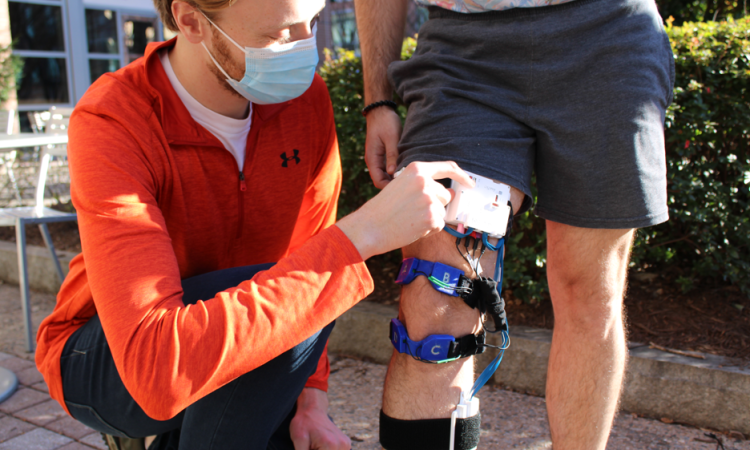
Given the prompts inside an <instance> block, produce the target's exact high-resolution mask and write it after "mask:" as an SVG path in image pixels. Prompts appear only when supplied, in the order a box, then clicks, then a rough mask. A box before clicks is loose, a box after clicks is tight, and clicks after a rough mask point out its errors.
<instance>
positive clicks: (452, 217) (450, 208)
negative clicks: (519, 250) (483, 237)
mask: <svg viewBox="0 0 750 450" xmlns="http://www.w3.org/2000/svg"><path fill="white" fill-rule="evenodd" d="M466 173H467V174H468V175H469V177H471V179H473V180H474V182H475V183H476V186H475V187H474V188H469V187H468V186H464V185H463V184H461V183H459V182H458V181H456V180H451V189H453V191H454V192H455V193H456V194H455V196H454V197H453V200H451V201H450V203H448V204H447V205H446V206H445V223H448V224H451V225H456V226H458V227H459V231H461V230H460V227H461V226H463V227H466V228H473V229H474V230H476V231H484V232H485V233H487V234H489V235H490V237H494V238H501V237H503V236H505V232H506V230H507V228H508V219H509V218H510V204H509V202H510V186H508V185H507V184H504V183H500V182H499V181H494V180H492V179H490V178H486V177H483V176H480V175H475V174H473V173H471V172H466Z"/></svg>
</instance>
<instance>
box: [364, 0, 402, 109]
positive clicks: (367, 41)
mask: <svg viewBox="0 0 750 450" xmlns="http://www.w3.org/2000/svg"><path fill="white" fill-rule="evenodd" d="M407 1H408V0H355V1H354V8H355V11H356V15H357V31H358V32H359V42H360V46H361V48H362V66H363V71H364V80H365V104H370V103H372V102H377V101H380V100H390V99H391V97H392V95H393V89H392V88H391V85H390V84H389V83H388V76H387V71H388V65H389V64H390V63H391V62H393V61H396V60H398V59H399V58H400V57H401V42H402V40H403V37H404V26H405V24H406V5H407Z"/></svg>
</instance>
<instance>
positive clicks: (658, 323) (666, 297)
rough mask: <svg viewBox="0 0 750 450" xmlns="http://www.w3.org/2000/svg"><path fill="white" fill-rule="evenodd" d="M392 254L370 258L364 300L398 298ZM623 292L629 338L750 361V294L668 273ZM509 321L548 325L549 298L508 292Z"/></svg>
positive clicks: (636, 279) (644, 278)
mask: <svg viewBox="0 0 750 450" xmlns="http://www.w3.org/2000/svg"><path fill="white" fill-rule="evenodd" d="M398 264H399V263H398V262H397V261H393V258H389V259H385V258H380V259H377V258H376V259H372V260H370V261H368V266H369V268H370V272H371V273H372V276H373V280H374V281H375V292H373V293H372V294H371V295H370V297H368V298H367V300H370V301H374V302H379V303H383V304H395V303H397V302H398V297H399V290H400V289H399V287H398V286H397V285H396V284H394V283H393V280H394V279H395V275H396V273H397V272H398ZM629 278H630V280H629V286H628V291H627V295H626V297H625V309H626V316H627V324H628V339H629V340H630V341H632V342H639V343H643V344H655V346H657V348H658V347H664V348H668V349H675V350H682V351H687V352H702V353H711V354H714V355H721V356H726V357H730V358H736V359H737V360H738V361H736V362H737V363H738V364H741V365H743V366H745V365H747V364H750V299H748V298H747V297H745V296H744V295H743V294H742V293H741V292H740V291H739V289H737V288H736V287H734V286H729V285H704V286H699V287H697V288H695V289H693V290H692V291H690V292H687V293H685V292H682V291H681V290H680V288H679V286H677V284H676V283H674V282H673V280H672V279H671V278H673V277H671V276H670V275H668V274H667V275H661V276H660V275H656V274H637V273H633V274H631V276H630V277H629ZM504 297H505V299H506V301H507V304H508V306H507V307H506V310H507V313H508V323H509V324H510V326H511V330H512V327H513V325H525V326H530V327H537V328H547V329H552V327H553V325H554V323H555V318H554V314H553V312H552V303H551V302H550V301H549V300H545V301H543V302H540V303H535V304H528V303H524V302H522V301H521V300H520V299H518V298H516V297H514V296H513V293H512V291H506V292H505V293H504Z"/></svg>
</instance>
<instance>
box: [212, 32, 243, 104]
mask: <svg viewBox="0 0 750 450" xmlns="http://www.w3.org/2000/svg"><path fill="white" fill-rule="evenodd" d="M211 34H212V39H211V41H212V44H213V57H214V59H216V62H217V63H218V64H219V65H220V66H221V67H223V68H224V70H225V71H226V72H227V74H228V75H229V76H230V77H232V79H235V80H241V79H242V78H243V77H244V76H245V63H244V61H243V62H242V64H240V63H238V62H237V61H235V60H234V59H233V58H232V53H231V51H230V48H229V45H227V43H226V38H225V37H224V36H222V35H221V33H220V32H219V31H218V30H216V27H213V26H212V27H211ZM206 64H208V69H209V70H210V71H211V73H213V74H214V76H215V77H216V80H217V81H218V82H219V84H220V85H221V86H223V87H224V89H226V90H227V92H229V93H231V94H232V95H234V96H235V97H238V98H241V99H243V100H247V99H246V98H245V97H243V96H242V95H241V94H240V93H239V92H237V91H236V90H235V89H234V88H233V87H232V86H231V85H230V84H229V83H227V79H226V76H225V75H224V74H223V73H222V72H221V70H219V68H218V67H216V64H214V63H213V61H208V62H207V63H206Z"/></svg>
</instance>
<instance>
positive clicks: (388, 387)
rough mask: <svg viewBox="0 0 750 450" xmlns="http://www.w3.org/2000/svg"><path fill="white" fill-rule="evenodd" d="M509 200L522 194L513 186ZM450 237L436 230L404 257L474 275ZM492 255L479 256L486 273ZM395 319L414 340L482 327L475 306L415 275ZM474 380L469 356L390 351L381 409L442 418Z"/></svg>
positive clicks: (491, 268)
mask: <svg viewBox="0 0 750 450" xmlns="http://www.w3.org/2000/svg"><path fill="white" fill-rule="evenodd" d="M511 199H512V200H511V201H512V203H513V209H514V210H515V211H517V210H518V208H519V207H520V206H521V201H522V200H523V194H522V193H520V191H518V190H516V189H512V190H511ZM455 241H456V238H454V237H453V236H451V235H449V234H448V233H445V232H440V233H436V234H433V235H430V236H428V237H426V238H424V239H421V240H419V241H417V242H415V243H413V244H411V245H409V246H408V247H405V248H404V249H403V252H404V258H409V257H417V258H420V259H424V260H428V261H436V262H441V263H444V264H448V265H450V266H453V267H457V268H460V269H462V270H464V272H465V273H466V274H467V276H471V275H474V274H472V270H471V269H470V268H469V265H468V264H467V263H466V261H464V260H463V259H462V258H461V256H460V255H459V254H458V252H457V251H456V247H455ZM496 257H497V256H496V253H494V252H487V253H485V255H484V257H483V258H482V261H481V264H482V267H483V269H484V275H485V276H491V275H492V273H493V272H494V267H495V259H496ZM399 319H400V320H401V321H402V322H403V323H404V325H405V327H406V329H407V331H408V333H409V337H410V338H411V339H414V340H422V339H424V338H425V337H427V336H429V335H431V334H452V335H453V336H456V337H461V336H466V335H467V334H470V333H476V332H478V331H479V330H480V327H481V323H480V320H479V313H478V312H477V310H475V309H471V308H470V307H468V306H467V305H466V304H465V303H464V302H463V300H462V299H460V298H457V297H450V296H447V295H444V294H441V293H439V292H437V291H436V290H435V289H433V288H432V286H430V284H429V282H428V281H427V280H426V279H425V277H417V278H416V279H415V280H414V281H413V282H412V283H411V284H409V285H406V286H404V288H403V290H402V294H401V304H400V312H399ZM473 382H474V368H473V358H464V359H461V360H458V361H455V362H451V363H447V364H440V365H435V364H426V363H423V362H419V361H415V360H414V359H412V357H411V356H409V355H405V354H400V353H396V352H395V351H394V353H393V356H392V357H391V362H390V365H389V366H388V373H387V375H386V379H385V386H384V389H383V412H385V414H387V415H388V416H390V417H393V418H396V419H402V420H416V419H438V418H447V417H450V414H451V412H452V411H453V410H454V409H455V407H456V404H457V403H458V400H459V394H460V392H461V391H462V390H468V389H469V388H470V387H471V385H472V383H473Z"/></svg>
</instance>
